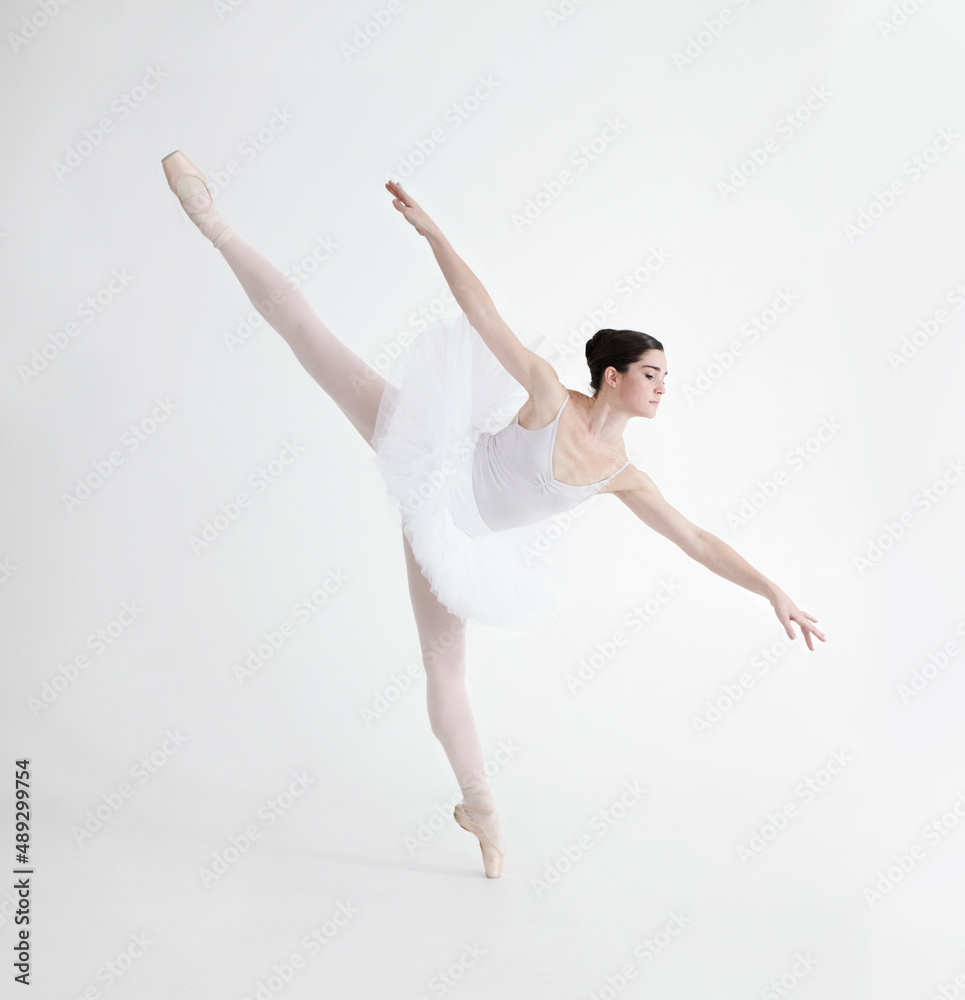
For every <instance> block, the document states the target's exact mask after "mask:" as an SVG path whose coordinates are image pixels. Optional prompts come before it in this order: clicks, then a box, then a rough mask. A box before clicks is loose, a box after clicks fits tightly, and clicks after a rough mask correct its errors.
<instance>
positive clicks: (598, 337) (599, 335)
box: [584, 330, 611, 363]
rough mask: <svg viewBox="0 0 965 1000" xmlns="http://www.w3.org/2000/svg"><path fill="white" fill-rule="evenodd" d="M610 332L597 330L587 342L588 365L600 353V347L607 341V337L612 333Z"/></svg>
mask: <svg viewBox="0 0 965 1000" xmlns="http://www.w3.org/2000/svg"><path fill="white" fill-rule="evenodd" d="M610 332H611V331H610V330H597V331H596V333H594V334H593V336H592V337H590V339H589V340H588V341H587V342H586V349H585V352H584V353H585V354H586V360H587V363H589V362H591V361H592V360H593V356H594V355H595V354H596V353H597V352H598V351H599V349H600V347H601V346H602V345H603V341H604V340H605V339H606V335H607V334H608V333H610Z"/></svg>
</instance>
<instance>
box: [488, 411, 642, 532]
mask: <svg viewBox="0 0 965 1000" xmlns="http://www.w3.org/2000/svg"><path fill="white" fill-rule="evenodd" d="M567 402H569V396H567V397H566V399H564V400H563V402H562V404H560V408H559V410H558V411H557V413H556V416H555V417H554V419H553V421H552V422H551V423H549V424H547V425H546V426H545V427H540V428H538V429H537V430H527V428H525V427H521V426H520V424H519V414H518V413H517V414H516V416H515V417H514V418H513V420H512V422H511V423H509V424H507V425H506V426H505V427H503V428H502V429H501V430H499V431H497V432H496V433H495V434H490V433H488V432H486V433H483V434H482V435H481V436H480V437H479V440H478V441H477V443H476V450H475V453H474V454H473V464H472V489H473V496H474V498H475V501H476V507H477V509H478V511H479V516H480V517H481V518H482V519H483V521H484V522H485V523H486V525H488V527H489V528H490V529H491V530H492V531H504V530H506V529H508V528H516V527H520V526H522V525H525V524H535V523H536V522H537V521H542V520H543V519H544V518H547V517H552V515H553V514H558V513H560V512H561V511H564V510H569V509H570V508H571V507H575V506H576V505H577V504H579V503H582V502H583V501H584V500H587V499H589V498H590V497H591V496H593V494H594V493H597V492H599V490H600V489H602V487H604V486H605V485H606V484H607V483H608V482H609V481H610V480H611V479H612V478H613V476H615V475H616V474H617V473H619V472H622V471H623V470H624V469H625V468H626V467H627V466H628V465H629V464H630V463H629V462H624V464H623V465H621V466H620V468H619V469H617V471H616V472H614V473H613V474H612V475H610V476H607V477H606V479H601V480H600V481H599V482H598V483H589V484H588V485H586V486H573V485H571V484H569V483H561V482H560V481H559V480H558V479H555V478H554V477H553V445H554V443H555V442H556V431H557V429H558V427H559V421H560V414H561V413H562V412H563V407H564V406H566V404H567Z"/></svg>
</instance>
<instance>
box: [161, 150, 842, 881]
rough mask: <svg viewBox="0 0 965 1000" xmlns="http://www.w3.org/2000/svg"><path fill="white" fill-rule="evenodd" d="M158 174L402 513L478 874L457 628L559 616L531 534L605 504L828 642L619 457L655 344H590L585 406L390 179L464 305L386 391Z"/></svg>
mask: <svg viewBox="0 0 965 1000" xmlns="http://www.w3.org/2000/svg"><path fill="white" fill-rule="evenodd" d="M161 162H162V167H163V169H164V173H165V176H166V177H167V180H168V184H169V186H170V187H171V190H172V191H174V193H175V194H176V195H177V197H178V198H179V200H180V202H181V204H182V206H183V208H184V209H185V211H186V212H187V213H188V216H189V217H190V218H191V220H192V221H193V222H194V223H195V224H196V225H197V226H198V227H199V229H200V230H201V232H202V233H203V235H204V236H206V237H207V238H208V239H209V240H211V242H212V245H213V246H214V247H215V248H216V249H217V250H219V251H220V253H221V255H222V256H223V257H224V259H225V260H226V262H227V263H228V266H229V267H230V268H231V270H232V271H233V272H234V274H235V275H236V277H237V278H238V280H239V281H240V282H241V285H242V288H243V289H244V291H245V293H246V294H247V295H248V298H249V299H250V300H251V302H252V304H253V305H254V306H255V308H256V309H257V310H258V311H259V313H260V314H261V315H262V316H263V317H264V318H265V319H266V320H267V322H268V323H269V325H270V326H271V327H272V328H273V329H274V330H276V331H277V332H278V333H279V334H280V335H281V336H282V337H283V338H284V340H285V341H286V342H287V343H288V345H289V347H290V348H291V349H292V351H293V353H294V354H295V356H296V357H297V358H298V360H299V362H300V363H301V364H302V366H303V367H304V368H305V370H306V371H307V372H308V373H309V374H310V375H311V376H312V378H314V379H315V381H316V382H318V384H319V385H321V387H322V388H323V389H324V390H325V391H326V392H327V393H328V395H329V396H330V397H331V398H332V399H333V400H334V401H335V403H336V405H337V406H338V407H339V409H341V411H342V412H343V413H344V414H345V415H346V416H347V417H348V419H349V421H350V422H351V423H352V425H353V426H354V427H355V428H356V430H357V431H358V432H359V433H360V434H361V435H362V437H363V438H364V439H365V441H366V442H367V443H368V444H369V446H370V447H371V448H372V450H373V452H374V456H373V461H374V462H375V465H376V468H377V469H378V471H379V474H380V475H381V477H382V479H383V481H384V482H385V485H386V493H387V496H388V498H389V500H390V501H391V502H392V503H393V504H394V505H395V506H396V508H397V509H398V511H399V513H400V518H401V523H402V543H403V550H404V555H405V561H406V573H407V579H408V587H409V595H410V599H411V602H412V609H413V612H414V615H415V621H416V628H417V631H418V635H419V640H420V644H421V649H422V660H423V664H424V666H425V671H426V700H427V706H428V712H429V722H430V726H431V729H432V732H433V734H434V735H435V736H436V738H437V739H438V740H439V742H440V743H441V744H442V747H443V749H444V751H445V753H446V756H447V758H448V760H449V763H450V766H451V767H452V769H453V773H454V774H455V777H456V780H457V782H458V784H459V787H460V790H461V792H462V801H461V802H460V803H459V804H458V805H456V807H455V809H454V813H453V815H454V817H455V819H456V822H457V823H458V824H459V825H460V826H461V827H463V829H465V830H468V831H469V832H470V833H472V834H474V835H475V836H476V838H477V839H478V841H479V846H480V849H481V852H482V858H483V866H484V869H485V872H486V875H487V877H489V878H498V877H499V876H500V875H501V873H502V868H503V859H504V857H505V853H506V842H505V838H504V837H503V833H502V827H501V823H500V819H499V814H498V812H497V811H496V807H495V800H494V797H493V793H492V789H491V787H490V784H489V779H488V777H487V775H486V772H485V767H484V764H483V756H482V749H481V746H480V741H479V736H478V732H477V729H476V723H475V720H474V717H473V713H472V709H471V707H470V704H469V699H468V696H467V693H466V685H465V662H466V626H467V624H468V622H470V621H478V622H481V623H484V624H489V625H496V626H501V627H512V628H535V627H539V626H541V625H545V624H547V623H551V622H554V621H557V620H559V618H560V616H561V615H562V613H563V611H564V610H565V608H566V602H567V596H568V588H567V587H566V586H565V582H564V581H562V580H561V579H560V574H559V572H558V567H556V566H555V565H554V564H553V562H552V560H551V559H549V558H547V557H544V556H542V555H536V554H534V553H533V552H532V547H531V546H530V545H529V544H528V539H529V531H530V530H531V528H532V526H533V525H535V524H538V523H539V522H540V521H542V520H545V519H546V518H549V517H551V516H553V515H554V514H558V513H561V512H563V511H566V510H569V509H570V508H572V507H574V506H576V505H577V504H579V503H582V502H583V501H585V500H587V499H588V498H589V497H591V496H594V495H596V494H598V493H612V494H614V495H615V496H617V497H618V498H619V499H620V500H621V501H622V502H623V503H624V504H626V506H627V507H628V508H629V509H630V510H632V511H633V513H634V514H636V515H637V516H638V517H639V518H640V520H641V521H643V523H644V524H646V525H648V526H649V527H651V528H653V529H654V530H655V531H658V532H660V533H661V534H662V535H664V536H665V537H667V538H669V539H670V540H671V541H672V542H674V543H675V544H677V545H678V546H679V547H680V548H681V549H682V550H683V551H684V552H685V553H686V554H687V555H688V556H690V557H691V558H693V559H695V560H696V561H698V562H700V563H701V564H702V565H704V566H706V567H707V568H708V569H710V570H712V571H713V572H714V573H717V574H718V575H719V576H722V577H723V578H725V579H727V580H730V581H732V582H733V583H736V584H738V585H739V586H741V587H744V588H746V589H747V590H750V591H752V592H753V593H756V594H759V595H761V596H762V597H765V598H766V599H767V600H768V601H769V602H770V603H771V606H772V607H773V609H774V612H775V614H776V615H777V618H778V620H779V621H780V623H781V625H782V626H783V627H784V630H785V631H786V633H787V635H788V636H789V637H790V638H791V639H795V638H796V635H795V632H794V629H793V624H797V626H798V627H799V629H800V631H801V634H802V635H803V637H804V640H805V642H806V644H807V647H808V649H809V650H811V651H813V650H814V645H813V642H812V635H813V636H816V637H817V638H818V639H820V640H821V641H822V642H825V641H826V639H825V636H824V635H823V633H822V632H821V631H820V630H819V629H817V628H816V627H815V625H814V624H813V623H814V622H816V621H817V618H814V617H813V616H812V615H810V614H808V613H807V612H805V611H802V610H801V609H800V608H798V607H797V605H796V604H795V603H794V602H793V601H792V600H791V599H790V598H789V597H788V596H787V594H785V593H784V591H783V590H781V589H780V588H779V587H778V586H777V585H776V584H774V583H773V582H772V581H770V580H768V579H767V578H766V577H764V576H763V575H762V574H761V573H759V572H758V571H757V570H756V569H754V567H752V566H751V565H750V564H749V563H747V562H746V561H745V560H744V559H743V558H742V557H741V556H740V555H738V553H737V552H735V551H734V549H732V548H731V547H730V546H729V545H727V544H726V543H725V542H723V541H722V540H721V539H719V538H717V537H716V536H715V535H713V534H711V533H710V532H708V531H705V530H703V529H701V528H699V527H697V526H696V525H694V524H692V523H691V522H690V521H688V520H687V519H686V518H685V517H684V516H683V515H682V514H681V513H680V512H679V511H677V510H675V509H674V508H673V507H671V506H670V504H668V503H667V501H666V500H665V499H664V497H663V496H662V494H661V493H660V491H659V490H658V489H657V487H656V485H655V484H654V482H653V481H652V480H651V479H650V477H649V476H647V475H646V473H644V472H642V471H641V470H639V469H637V468H635V467H634V466H633V465H631V464H630V462H629V460H628V459H627V457H626V451H625V448H624V444H623V432H624V430H625V428H626V425H627V422H628V421H629V420H630V419H631V418H632V417H645V418H647V419H653V418H654V417H655V416H656V413H657V410H658V408H659V404H660V400H661V397H662V396H663V394H664V393H665V391H666V384H665V379H666V376H667V368H666V356H665V353H664V350H663V345H662V344H661V343H660V342H659V341H657V340H656V339H654V338H653V337H651V336H649V335H648V334H644V333H640V332H638V331H635V330H609V329H607V330H599V331H597V332H596V333H595V334H594V335H593V336H592V337H591V338H590V340H589V341H588V342H587V344H586V351H585V353H586V359H587V364H588V365H589V368H590V386H591V388H592V390H593V395H592V396H587V395H585V394H584V393H581V392H578V391H576V390H573V389H567V388H566V386H564V385H563V384H562V382H560V380H559V377H558V376H557V374H556V370H555V369H554V368H553V366H552V365H551V364H550V363H549V362H548V361H547V360H546V359H545V358H542V357H541V356H540V355H538V354H536V353H535V352H534V351H532V350H530V349H529V348H527V347H526V346H524V345H523V343H522V342H521V341H520V340H519V339H518V337H517V336H516V334H515V333H514V332H513V331H512V330H511V329H510V328H509V326H508V325H507V324H506V323H505V322H504V320H503V319H502V317H501V316H500V315H499V313H498V312H497V311H496V308H495V306H494V304H493V301H492V299H491V298H490V297H489V295H488V294H487V292H486V290H485V288H484V287H483V286H482V284H481V282H480V281H479V279H478V278H477V277H476V276H475V275H474V274H473V272H472V271H471V270H470V269H469V267H468V266H467V265H466V264H465V262H464V261H463V260H462V259H461V258H460V257H459V256H458V255H457V254H456V253H455V251H454V250H453V248H452V247H451V246H450V244H449V242H448V241H447V240H446V238H445V237H444V236H443V234H442V232H441V231H440V229H439V227H438V226H437V225H436V224H435V223H434V222H433V221H432V220H431V219H430V218H429V216H428V215H427V214H426V212H425V211H424V210H423V209H422V208H421V207H420V206H419V205H418V204H417V203H416V202H415V201H414V200H413V198H412V197H411V196H410V195H409V194H408V193H407V192H406V191H404V190H403V188H402V187H401V185H399V184H398V183H397V182H395V181H389V182H388V183H387V184H386V185H385V187H386V189H387V190H388V192H389V193H390V194H391V195H392V204H393V206H394V207H395V208H396V209H397V210H398V211H399V212H400V213H401V214H402V215H403V216H404V218H405V219H406V221H407V222H409V223H410V224H411V225H412V226H413V228H414V229H415V230H416V232H417V233H418V234H419V235H420V236H423V237H424V238H425V239H426V240H427V241H428V243H429V246H430V247H431V249H432V252H433V254H434V255H435V258H436V261H437V262H438V264H439V267H440V269H441V270H442V273H443V276H444V277H445V280H446V282H447V284H448V285H449V288H450V289H451V290H452V294H453V296H454V297H455V300H456V302H457V304H458V306H459V308H460V309H461V313H460V315H459V316H458V317H456V318H452V319H445V320H440V321H438V322H436V323H434V324H432V325H431V326H430V327H429V328H428V329H426V330H424V331H423V332H421V333H420V334H419V335H418V336H417V337H416V338H415V339H414V341H413V342H412V344H411V345H410V346H409V347H408V348H407V350H406V352H405V353H404V355H403V356H402V357H401V359H400V361H399V362H398V364H397V368H396V371H395V375H396V376H397V384H396V383H394V382H392V381H389V380H387V379H385V378H383V377H382V376H380V375H378V374H377V373H375V372H373V371H372V369H371V368H370V367H369V366H368V365H367V364H366V363H365V362H364V361H362V359H361V358H359V357H358V356H357V355H356V354H354V353H353V352H352V351H351V350H349V348H348V347H346V346H345V344H344V343H342V341H340V340H339V339H338V338H337V337H336V336H335V335H334V334H333V333H332V332H331V330H329V328H328V327H327V326H326V325H325V324H324V323H323V322H322V320H321V319H320V318H319V317H318V316H317V315H316V314H315V312H314V311H313V310H312V308H311V306H310V305H309V303H308V301H307V300H306V299H305V297H304V296H303V295H302V294H301V293H300V292H299V291H298V290H297V288H296V287H295V285H294V283H293V282H291V281H290V280H288V279H287V278H285V277H284V275H282V273H281V272H280V271H279V270H278V269H277V268H276V267H275V266H274V265H273V264H272V263H271V262H270V261H268V260H267V259H266V258H264V257H263V256H262V255H261V254H259V253H258V252H257V251H256V250H255V249H254V248H253V247H251V246H250V245H249V244H248V243H246V242H245V241H244V240H242V239H241V237H239V236H238V235H237V233H235V232H234V230H233V229H231V227H230V226H228V224H227V223H226V222H225V221H224V219H223V218H222V217H221V215H220V213H219V212H218V210H217V208H216V207H215V204H214V200H213V198H212V197H211V192H210V191H209V189H208V186H207V184H206V183H205V180H204V175H203V174H202V173H201V171H200V170H198V168H197V167H195V166H194V164H193V163H191V161H190V160H189V159H188V158H187V157H186V156H185V155H184V153H182V152H181V151H180V150H176V151H175V152H174V153H171V154H169V155H168V156H166V157H164V158H163V160H162V161H161ZM520 404H522V405H520ZM510 418H512V419H511V420H510ZM792 623H793V624H792Z"/></svg>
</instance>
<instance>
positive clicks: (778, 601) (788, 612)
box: [771, 590, 827, 652]
mask: <svg viewBox="0 0 965 1000" xmlns="http://www.w3.org/2000/svg"><path fill="white" fill-rule="evenodd" d="M771 605H772V606H773V608H774V613H775V614H776V615H777V617H778V620H779V621H780V623H781V624H782V625H783V626H784V630H785V631H786V632H787V634H788V635H789V636H790V637H791V638H792V639H796V638H797V636H796V635H795V634H794V629H793V628H792V627H791V622H797V624H798V626H799V627H800V629H801V635H803V636H804V641H805V642H806V643H807V644H808V649H810V650H811V651H812V652H814V643H813V642H812V641H811V635H812V634H813V635H816V636H817V637H818V638H819V639H820V640H821V642H827V639H825V638H824V633H823V632H821V631H820V630H819V629H816V628H815V627H814V626H813V625H812V624H811V622H816V621H817V618H815V617H814V616H813V615H809V614H808V613H807V612H806V611H802V610H801V609H800V608H799V607H798V606H797V605H796V604H795V603H794V602H793V601H792V600H791V599H790V597H788V596H787V594H785V593H784V591H783V590H779V591H778V592H777V593H776V594H775V596H774V597H772V598H771Z"/></svg>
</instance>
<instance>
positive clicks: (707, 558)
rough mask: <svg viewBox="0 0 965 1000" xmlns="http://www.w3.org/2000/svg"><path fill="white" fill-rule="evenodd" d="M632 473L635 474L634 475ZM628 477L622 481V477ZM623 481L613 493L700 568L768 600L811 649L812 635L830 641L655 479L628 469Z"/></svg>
mask: <svg viewBox="0 0 965 1000" xmlns="http://www.w3.org/2000/svg"><path fill="white" fill-rule="evenodd" d="M631 470H632V472H631ZM626 473H630V475H629V476H626V479H625V480H623V479H622V477H623V476H625V475H626ZM621 482H625V483H626V486H624V487H622V488H621V489H614V490H613V491H612V492H614V493H615V494H616V495H617V496H618V497H619V498H620V499H621V500H622V501H623V502H624V503H625V504H626V505H627V506H628V507H629V508H630V510H632V511H633V512H634V514H636V515H637V517H639V518H640V520H641V521H643V523H644V524H646V525H648V526H649V527H651V528H653V529H654V531H659V532H660V534H661V535H664V536H665V537H666V538H669V539H670V541H672V542H674V543H675V544H676V545H678V546H680V548H681V549H682V550H683V551H684V552H686V553H687V555H688V556H690V557H691V558H692V559H695V560H696V561H697V562H699V563H701V565H703V566H706V567H707V568H708V569H709V570H711V571H712V572H714V573H716V574H717V575H718V576H722V577H723V578H724V579H725V580H730V581H731V582H732V583H736V584H738V585H739V586H741V587H744V588H745V589H746V590H750V591H752V592H753V593H755V594H760V595H761V596H762V597H766V598H767V599H768V600H769V601H770V602H771V606H772V607H773V608H774V613H775V614H776V615H777V617H778V620H779V621H780V622H781V624H782V625H783V626H784V630H785V631H786V632H787V634H788V635H789V636H790V637H791V638H792V639H794V638H796V636H795V634H794V629H793V628H792V627H791V622H797V624H798V626H799V628H800V629H801V634H802V635H803V636H804V641H805V642H806V643H807V647H808V649H810V650H812V651H813V650H814V644H813V643H812V641H811V635H812V634H813V635H816V636H817V637H818V638H819V639H820V640H821V641H822V642H826V641H827V640H826V639H825V638H824V634H823V633H822V632H820V631H819V630H818V629H816V628H815V627H814V626H813V625H812V624H811V623H812V622H816V621H817V618H814V617H813V616H812V615H809V614H808V613H807V612H806V611H801V609H800V608H798V607H797V605H796V604H795V603H794V602H793V601H792V600H791V599H790V598H789V597H788V596H787V594H785V593H784V591H783V590H781V588H780V587H778V586H777V584H775V583H772V582H771V581H770V580H768V579H767V577H765V576H763V575H762V574H761V573H759V572H758V571H757V570H756V569H754V567H753V566H751V564H750V563H749V562H747V561H746V560H745V559H743V558H741V556H739V555H738V554H737V553H736V552H735V551H734V550H733V549H732V548H731V547H730V546H729V545H728V544H727V543H726V542H724V541H722V540H721V539H720V538H718V537H717V536H716V535H712V534H711V533H710V532H709V531H705V530H704V529H703V528H698V527H697V525H695V524H692V523H691V522H690V521H688V520H687V518H685V517H684V516H683V514H681V513H680V512H679V511H678V510H675V509H674V508H673V507H671V506H670V504H669V503H667V501H666V500H665V499H664V497H663V495H662V494H661V492H660V490H658V489H657V487H656V485H655V483H654V482H653V480H652V479H651V478H650V477H649V476H648V475H647V474H646V473H644V472H641V471H640V470H639V469H636V468H634V467H633V466H629V467H628V468H627V469H626V470H625V472H624V473H621Z"/></svg>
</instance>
